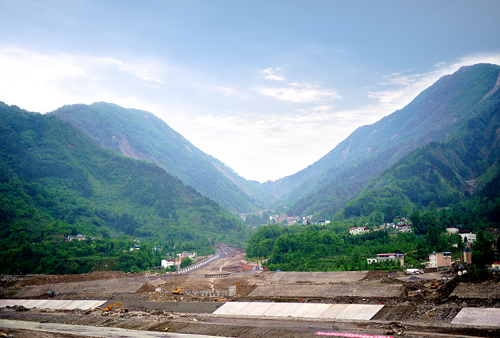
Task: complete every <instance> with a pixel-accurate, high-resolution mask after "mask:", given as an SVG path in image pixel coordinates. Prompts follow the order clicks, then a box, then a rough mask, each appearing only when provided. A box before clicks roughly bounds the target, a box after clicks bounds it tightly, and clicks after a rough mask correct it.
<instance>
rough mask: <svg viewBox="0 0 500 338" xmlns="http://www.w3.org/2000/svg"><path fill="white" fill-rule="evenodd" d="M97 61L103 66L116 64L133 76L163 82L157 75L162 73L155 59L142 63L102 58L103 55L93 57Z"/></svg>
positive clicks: (160, 66)
mask: <svg viewBox="0 0 500 338" xmlns="http://www.w3.org/2000/svg"><path fill="white" fill-rule="evenodd" d="M92 59H93V60H95V61H96V62H97V63H100V64H102V65H103V66H105V67H107V66H110V67H113V66H116V67H118V69H119V70H120V71H122V72H124V73H128V74H130V75H133V76H135V77H138V78H140V79H142V80H145V81H151V82H156V83H163V81H161V80H160V79H159V78H158V75H159V74H161V73H162V68H163V67H162V65H161V64H160V63H158V62H155V61H148V62H142V63H133V62H126V61H121V60H117V59H114V58H109V57H108V58H103V57H93V58H92Z"/></svg>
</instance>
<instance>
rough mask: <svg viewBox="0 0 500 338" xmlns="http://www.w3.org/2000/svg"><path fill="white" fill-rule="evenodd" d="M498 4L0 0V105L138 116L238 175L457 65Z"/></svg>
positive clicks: (499, 46) (300, 149) (294, 156)
mask: <svg viewBox="0 0 500 338" xmlns="http://www.w3.org/2000/svg"><path fill="white" fill-rule="evenodd" d="M499 13H500V1H497V0H477V1H460V0H441V1H434V0H432V1H431V0H420V1H401V0H397V1H396V0H386V1H384V0H381V1H373V0H365V1H357V0H353V1H337V0H329V1H319V0H307V1H305V0H304V1H293V0H289V1H278V0H268V1H259V0H252V1H250V0H248V1H244V0H240V1H233V0H225V1H221V0H210V1H205V0H201V1H195V0H178V1H168V0H144V1H129V0H118V1H112V0H108V1H106V0H99V1H94V0H44V1H30V0H0V101H3V102H5V103H6V104H9V105H17V106H19V107H20V108H23V109H26V110H28V111H34V112H41V113H46V112H50V111H53V110H55V109H57V108H59V107H61V106H63V105H66V104H76V103H85V104H90V103H92V102H97V101H105V102H111V103H116V104H118V105H120V106H122V107H126V108H136V109H142V110H146V111H149V112H151V113H153V114H155V115H156V116H158V117H160V118H161V119H163V120H164V121H165V122H166V123H167V124H168V125H169V126H171V127H172V128H173V129H175V130H176V131H177V132H179V133H180V134H181V135H183V136H184V137H185V138H186V139H188V140H189V141H190V142H191V143H193V144H194V145H195V146H196V147H198V148H199V149H201V150H202V151H204V152H205V153H207V154H210V155H212V156H214V157H216V158H217V159H219V160H221V161H222V162H224V163H225V164H227V165H228V166H229V167H231V168H232V169H233V170H235V171H236V172H237V173H238V174H240V175H241V176H242V177H244V178H246V179H249V180H256V181H259V182H264V181H268V180H276V179H279V178H282V177H285V176H288V175H292V174H294V173H296V172H298V171H300V170H301V169H304V168H305V167H307V166H309V165H311V164H313V163H314V162H315V161H317V160H319V159H320V158H321V157H322V156H324V155H326V154H327V153H328V152H329V151H331V150H332V149H334V148H335V146H336V145H337V144H338V143H340V142H341V141H342V140H344V139H345V138H346V137H348V136H349V134H350V133H352V132H353V131H354V130H355V129H356V128H358V127H360V126H362V125H366V124H371V123H374V122H376V121H378V120H379V119H381V118H382V117H384V116H386V115H389V114H390V113H392V112H394V111H395V110H397V109H401V108H403V107H404V106H405V105H407V104H408V103H410V102H411V100H412V99H414V98H415V97H416V96H417V95H418V94H419V93H420V92H421V91H422V90H424V89H425V88H427V87H429V86H430V85H432V84H433V83H434V82H435V81H437V80H438V79H439V78H440V77H441V76H443V75H447V74H451V73H453V72H455V71H456V70H458V69H459V68H460V67H461V66H466V65H472V64H476V63H481V62H487V63H495V64H500V34H499V33H500V19H498V14H499Z"/></svg>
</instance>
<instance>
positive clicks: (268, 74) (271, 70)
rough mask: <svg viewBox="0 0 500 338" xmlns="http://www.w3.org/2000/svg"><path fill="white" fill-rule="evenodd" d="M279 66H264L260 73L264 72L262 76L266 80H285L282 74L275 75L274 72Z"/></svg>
mask: <svg viewBox="0 0 500 338" xmlns="http://www.w3.org/2000/svg"><path fill="white" fill-rule="evenodd" d="M279 70H280V68H279V67H278V68H266V69H264V70H263V71H262V74H264V77H265V78H266V79H268V80H275V81H285V77H283V76H282V75H277V74H275V72H277V71H279Z"/></svg>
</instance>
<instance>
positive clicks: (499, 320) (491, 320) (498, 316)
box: [474, 308, 500, 326]
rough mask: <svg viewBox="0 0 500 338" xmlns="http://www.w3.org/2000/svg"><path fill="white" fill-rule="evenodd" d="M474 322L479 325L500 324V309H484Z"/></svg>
mask: <svg viewBox="0 0 500 338" xmlns="http://www.w3.org/2000/svg"><path fill="white" fill-rule="evenodd" d="M474 324H475V325H481V326H500V309H497V308H495V309H491V308H490V309H484V312H483V314H482V315H481V317H479V318H478V319H477V320H476V322H475V323H474Z"/></svg>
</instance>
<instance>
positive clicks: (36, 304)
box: [0, 299, 106, 310]
mask: <svg viewBox="0 0 500 338" xmlns="http://www.w3.org/2000/svg"><path fill="white" fill-rule="evenodd" d="M104 303H106V301H105V300H58V299H51V300H44V299H4V300H0V307H5V306H14V305H22V306H24V307H25V308H29V309H32V308H37V309H53V310H74V309H82V310H87V309H92V308H96V307H99V306H100V305H102V304H104Z"/></svg>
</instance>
